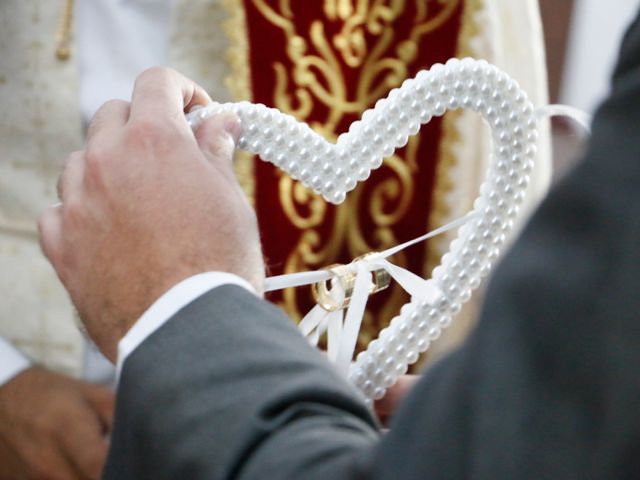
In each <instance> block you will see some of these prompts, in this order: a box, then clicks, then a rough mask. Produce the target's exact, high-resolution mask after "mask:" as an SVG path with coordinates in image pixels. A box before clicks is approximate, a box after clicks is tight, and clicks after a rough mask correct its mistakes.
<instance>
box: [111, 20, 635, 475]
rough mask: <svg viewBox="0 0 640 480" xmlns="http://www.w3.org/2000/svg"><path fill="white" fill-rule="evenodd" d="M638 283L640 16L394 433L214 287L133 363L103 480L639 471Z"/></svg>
mask: <svg viewBox="0 0 640 480" xmlns="http://www.w3.org/2000/svg"><path fill="white" fill-rule="evenodd" d="M585 81H588V79H585ZM639 275H640V24H638V23H636V24H635V25H634V26H633V27H632V29H631V31H630V32H629V34H628V35H627V38H626V40H625V43H624V46H623V49H622V55H621V61H620V63H619V66H618V68H617V71H616V74H615V79H614V83H613V93H612V95H611V96H610V98H609V99H608V100H607V101H606V102H605V104H604V105H603V106H602V108H601V109H600V110H599V112H598V113H597V116H596V118H595V122H594V126H593V138H592V142H591V146H590V149H589V152H588V155H587V157H586V159H585V161H584V162H583V163H582V164H581V165H580V166H579V168H578V169H577V170H576V171H575V172H574V174H573V175H572V176H571V177H570V178H568V179H567V180H566V181H564V182H563V183H562V184H561V185H560V186H559V188H557V189H556V190H555V191H554V192H553V193H552V194H551V195H550V197H549V198H548V199H547V200H546V202H545V203H544V204H543V205H542V208H541V209H540V211H539V212H538V214H537V215H536V216H535V218H534V219H533V221H532V222H531V224H530V226H529V227H528V228H527V230H526V231H525V233H524V234H523V235H522V238H521V240H520V241H519V242H518V243H517V245H516V246H515V248H514V249H513V250H512V252H511V254H510V255H509V256H508V257H507V258H506V260H505V261H504V262H503V264H502V265H501V267H500V268H499V270H498V272H497V273H496V275H495V277H494V280H493V282H492V285H491V288H490V290H489V292H488V302H487V305H486V310H485V313H484V315H483V317H482V319H481V321H480V323H479V326H478V328H477V329H476V330H475V332H474V333H473V334H472V336H471V338H470V340H469V341H468V343H467V344H466V345H465V346H464V347H463V348H462V349H460V350H459V351H457V352H456V353H454V354H453V355H451V356H450V357H448V358H447V359H445V360H444V361H442V362H440V363H439V364H438V365H436V366H435V367H433V368H432V369H431V370H430V371H429V372H427V374H426V375H425V377H424V378H423V379H422V381H421V382H420V383H419V384H418V386H417V387H416V388H415V390H414V391H413V393H412V394H411V395H410V397H409V398H408V399H407V401H406V402H405V403H404V404H403V405H402V407H401V408H400V409H399V411H398V412H397V415H396V417H395V421H394V423H393V426H392V429H391V432H390V433H389V434H388V435H385V436H383V437H381V436H380V434H379V432H378V431H377V428H376V425H375V422H374V421H373V420H372V418H371V417H370V415H369V413H368V412H367V410H366V409H365V408H364V407H363V405H362V404H361V403H360V402H359V401H358V399H357V398H356V397H355V396H354V395H353V393H352V391H351V389H350V387H349V386H348V385H346V384H345V382H344V381H343V380H341V379H340V378H339V377H338V375H337V374H336V373H334V371H333V370H332V368H331V367H329V366H328V364H327V362H326V361H325V360H324V359H323V358H322V357H321V356H320V355H319V354H318V353H317V352H316V351H314V350H313V349H311V348H310V347H309V345H308V344H307V342H306V340H304V339H303V338H302V337H301V336H300V334H299V333H298V331H297V330H296V328H295V327H294V326H293V324H292V323H291V322H290V321H289V320H288V319H287V318H286V317H285V316H284V315H282V313H281V312H280V311H278V310H277V309H275V308H274V307H273V306H271V305H269V304H268V303H266V302H263V301H260V300H258V299H256V298H255V297H254V296H252V295H251V294H249V293H247V292H246V291H244V290H242V289H240V288H238V287H234V286H225V287H219V288H216V289H215V290H213V291H211V292H210V293H208V294H206V295H204V296H202V297H201V298H199V299H198V300H196V301H195V302H193V303H192V304H190V305H189V306H187V307H186V308H184V309H183V310H182V311H181V312H179V313H178V314H177V315H176V316H175V317H174V318H173V319H172V320H171V321H170V322H168V323H167V324H166V325H165V326H163V327H162V328H161V329H160V330H159V331H157V332H156V333H155V334H154V335H153V336H152V337H150V338H149V339H148V340H147V341H146V342H145V343H143V344H142V345H141V347H139V348H138V349H137V350H136V351H135V352H134V353H133V355H132V356H131V357H130V358H129V359H128V360H127V361H126V364H125V366H124V371H123V374H122V378H121V383H120V388H119V391H118V402H117V411H116V419H115V430H114V432H113V436H112V447H111V451H110V454H109V459H108V465H107V467H106V473H105V478H106V479H112V480H129V479H131V480H133V479H154V480H160V479H190V480H198V479H202V480H205V479H206V480H214V479H223V478H224V479H236V478H238V479H269V480H273V479H308V480H313V479H318V480H328V479H331V480H339V479H359V478H367V479H414V478H415V479H418V478H424V479H428V480H435V479H463V478H474V479H487V480H497V479H505V480H515V479H536V480H539V479H562V480H570V479H576V480H577V479H580V480H585V479H613V478H616V479H624V478H640V280H639V278H638V276H639Z"/></svg>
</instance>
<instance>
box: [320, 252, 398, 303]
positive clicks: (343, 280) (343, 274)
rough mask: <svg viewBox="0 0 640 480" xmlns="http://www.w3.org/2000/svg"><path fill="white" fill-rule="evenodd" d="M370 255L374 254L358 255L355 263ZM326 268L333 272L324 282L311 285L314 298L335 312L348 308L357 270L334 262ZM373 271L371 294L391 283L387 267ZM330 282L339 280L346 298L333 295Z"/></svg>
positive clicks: (333, 282)
mask: <svg viewBox="0 0 640 480" xmlns="http://www.w3.org/2000/svg"><path fill="white" fill-rule="evenodd" d="M369 255H372V254H367V255H363V256H361V257H358V258H356V259H355V260H354V261H353V263H355V262H357V261H359V260H363V259H365V258H366V257H367V256H369ZM325 270H326V271H328V272H329V273H330V274H331V278H329V279H328V280H323V281H322V282H317V283H314V284H313V285H312V286H311V293H312V294H313V298H314V300H315V301H316V303H317V304H318V305H320V306H321V307H322V308H324V309H325V310H326V311H327V312H335V311H336V310H341V309H343V308H347V307H348V306H349V303H350V302H351V297H352V296H353V289H354V287H355V284H356V276H357V275H356V273H355V271H354V270H353V269H352V268H351V264H349V265H342V264H334V265H330V266H328V267H327V268H325ZM371 273H372V283H371V286H370V287H369V295H371V294H373V293H377V292H380V291H381V290H384V289H385V288H387V287H388V286H389V284H390V283H391V276H390V275H389V273H388V272H387V271H386V270H385V269H383V268H380V269H377V270H373V271H372V272H371ZM329 282H331V284H332V285H334V284H335V282H339V284H340V286H341V287H342V289H343V290H344V299H343V300H342V301H341V302H339V301H337V300H336V299H334V298H333V297H332V296H331V293H330V289H329V285H328V283H329Z"/></svg>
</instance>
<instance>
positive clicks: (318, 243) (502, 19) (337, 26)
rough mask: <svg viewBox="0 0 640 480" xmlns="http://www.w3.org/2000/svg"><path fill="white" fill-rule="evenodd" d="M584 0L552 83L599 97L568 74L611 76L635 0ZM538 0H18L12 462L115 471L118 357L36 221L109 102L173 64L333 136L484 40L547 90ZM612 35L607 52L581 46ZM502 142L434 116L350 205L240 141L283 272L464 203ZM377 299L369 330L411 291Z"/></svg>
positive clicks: (4, 447)
mask: <svg viewBox="0 0 640 480" xmlns="http://www.w3.org/2000/svg"><path fill="white" fill-rule="evenodd" d="M571 3H572V2H570V1H568V0H567V1H566V2H556V1H551V0H549V1H545V0H542V1H541V4H540V6H541V7H542V12H543V14H544V18H545V21H546V23H545V26H546V27H547V37H546V40H547V48H548V52H549V54H550V56H549V58H550V63H549V65H550V72H551V76H550V80H551V93H552V97H554V98H557V97H558V91H559V90H560V85H561V84H562V85H564V86H563V89H562V92H565V93H563V94H562V96H561V98H560V99H561V100H563V99H565V98H566V101H568V103H575V104H576V105H578V106H584V105H587V104H589V105H593V102H594V101H595V97H593V94H591V93H587V95H592V97H590V99H589V100H586V101H585V102H586V103H584V104H583V103H581V102H582V101H583V100H582V99H577V98H576V99H575V100H574V98H573V97H569V96H567V95H568V93H566V92H572V93H575V92H577V91H578V90H579V88H578V87H575V85H587V84H589V85H591V83H590V82H591V79H593V78H595V77H594V75H593V72H591V71H589V74H586V75H583V74H582V73H580V74H576V75H573V76H572V75H571V73H570V72H574V71H577V70H579V69H580V68H582V69H584V68H587V67H589V68H600V70H601V71H600V73H599V74H598V78H606V75H607V74H608V71H607V68H608V66H609V65H610V64H611V62H612V61H613V59H614V58H615V56H614V50H615V48H614V42H615V43H616V44H617V39H616V38H615V36H614V35H613V34H611V33H609V30H610V29H614V28H613V27H612V26H611V25H609V24H605V23H604V21H605V20H606V19H609V18H614V17H615V18H616V19H617V20H616V27H615V32H616V33H615V35H618V36H619V32H620V31H621V29H620V25H622V24H624V23H625V22H626V21H627V17H629V16H630V11H631V10H632V6H631V4H632V3H634V2H632V1H627V2H623V1H622V0H621V1H620V2H617V4H616V6H608V7H607V9H606V12H604V13H601V12H600V10H601V9H602V8H604V7H603V6H602V5H598V2H597V0H593V1H591V2H589V1H587V0H585V1H583V2H579V1H576V4H575V6H573V7H572V6H571ZM626 3H628V4H629V6H627V7H624V8H623V7H620V8H617V5H618V4H619V5H621V6H622V5H623V4H626ZM538 8H539V6H538V2H537V1H536V0H519V1H518V2H514V1H513V0H438V1H436V0H427V1H422V0H420V1H410V0H406V1H404V2H355V1H338V0H323V1H318V2H305V1H302V0H300V1H290V2H280V1H274V0H75V1H73V0H50V1H47V2H42V1H40V0H4V1H3V2H1V3H0V288H1V289H2V291H3V294H4V295H3V298H2V302H1V303H0V479H4V478H27V477H28V475H29V474H28V473H27V472H30V471H32V470H33V469H38V468H40V469H44V470H47V469H48V470H49V472H51V471H60V472H65V474H66V475H67V476H68V477H69V478H76V476H77V478H84V477H87V476H88V477H91V478H97V476H98V473H97V472H99V469H100V465H101V459H103V458H104V451H105V443H104V441H103V440H102V434H103V433H105V432H108V430H109V428H110V418H111V409H112V403H113V398H112V395H111V393H110V391H109V390H108V389H104V388H101V387H97V386H94V384H102V385H109V384H110V382H112V369H111V366H110V365H108V364H107V363H106V362H105V361H104V359H101V356H100V355H99V354H98V353H97V352H96V351H95V350H94V349H92V348H91V347H90V346H88V345H86V344H85V343H84V341H83V339H82V337H81V335H80V334H79V333H78V331H77V329H76V327H75V325H74V322H73V316H74V313H73V309H72V307H71V305H70V303H69V301H68V299H67V295H66V293H65V292H64V290H63V289H62V287H61V285H60V284H59V282H58V281H57V279H56V278H55V275H54V273H53V271H52V270H51V268H50V266H49V264H48V262H46V261H45V260H44V258H43V257H42V255H41V254H40V251H39V247H38V244H37V236H36V229H35V219H36V217H37V216H38V214H39V213H40V211H41V210H42V209H43V208H44V207H45V206H47V205H49V204H52V203H55V202H57V198H56V192H55V184H56V179H57V176H58V174H59V172H60V170H61V168H62V165H61V161H62V159H63V158H65V157H66V155H67V154H68V152H70V151H72V150H77V149H79V148H82V145H83V137H84V132H85V129H86V125H87V124H88V121H89V120H90V118H91V117H92V115H93V113H94V112H95V110H96V109H97V108H98V107H99V106H100V105H101V104H102V103H103V102H104V101H106V100H108V99H111V98H121V99H129V96H130V92H131V89H132V84H133V80H134V78H135V77H136V76H137V75H138V74H139V73H140V72H141V71H142V70H144V69H145V68H148V67H150V66H153V65H169V66H171V67H173V68H176V69H177V70H179V71H181V72H183V73H184V74H185V75H186V76H188V77H190V78H193V79H195V80H196V81H198V82H199V83H200V84H201V85H202V86H203V87H204V88H205V89H206V90H207V91H208V92H209V93H210V95H211V97H212V98H213V99H214V100H216V101H237V100H250V101H256V102H262V103H265V104H268V105H271V106H275V107H277V108H280V109H281V110H284V111H287V112H289V113H291V114H293V115H295V116H296V117H298V118H299V119H301V120H303V121H306V122H308V123H310V124H311V125H312V126H313V128H315V129H316V130H317V131H319V132H320V133H322V134H323V135H325V137H326V138H328V139H331V140H334V139H335V138H336V136H337V135H338V134H339V133H341V132H342V131H344V130H346V128H347V127H348V125H349V124H350V123H351V122H352V121H353V120H355V119H357V118H358V117H359V116H360V115H361V113H362V112H363V111H364V110H365V109H367V108H370V107H372V106H373V104H374V103H375V101H376V100H377V99H378V98H380V97H383V96H385V95H386V94H387V93H388V91H389V90H390V89H391V88H393V87H396V86H399V85H400V83H401V82H402V81H403V80H404V79H405V78H407V77H410V76H413V75H414V74H415V73H416V72H417V71H419V70H420V69H423V68H428V67H430V66H431V65H432V64H433V63H436V62H444V61H446V60H447V59H448V58H450V57H454V56H474V57H479V58H486V59H487V60H489V61H490V62H493V63H495V64H497V65H498V66H500V67H501V68H503V69H505V70H506V71H507V72H509V73H510V74H511V75H512V76H514V77H515V78H516V79H517V80H518V81H519V82H520V83H521V85H522V86H523V87H524V88H525V89H526V90H527V91H528V92H529V93H530V95H531V97H532V100H533V101H534V103H535V104H536V105H544V104H546V103H548V90H547V75H546V63H545V49H544V42H543V31H542V28H541V23H540V15H539V10H538ZM572 11H575V15H574V16H573V19H572V17H571V13H572ZM594 12H595V13H594ZM593 18H597V19H598V20H600V21H602V22H603V24H602V26H601V28H600V27H598V28H595V27H590V26H588V25H591V24H589V23H586V24H585V23H584V22H585V21H586V20H585V19H587V20H589V19H593ZM589 21H592V20H589ZM581 22H582V23H581ZM585 25H587V26H585ZM570 31H572V32H573V33H572V34H571V35H569V32H570ZM593 31H598V32H600V33H598V35H597V38H598V40H597V41H595V40H593V41H592V42H593V43H595V44H597V45H595V46H593V45H591V43H585V42H586V41H584V42H583V41H582V40H580V39H576V38H574V37H575V36H576V35H580V32H593ZM568 39H570V41H568ZM600 41H601V42H600ZM567 43H568V44H569V45H570V46H571V48H570V49H569V53H568V55H567V57H566V59H565V56H564V52H565V50H566V45H567ZM609 43H610V45H609ZM586 45H589V46H586ZM605 45H609V46H605ZM596 51H598V52H599V57H598V58H600V59H601V60H602V62H600V61H599V60H598V61H595V62H592V63H588V62H585V61H578V60H580V59H581V58H584V57H585V55H587V54H586V53H585V52H588V58H594V57H593V55H594V52H596ZM576 59H578V60H576ZM605 63H606V66H607V67H605ZM565 64H566V65H567V66H568V69H567V74H566V75H564V76H562V72H563V70H564V68H563V66H564V65H565ZM561 78H564V81H563V82H564V83H562V82H561ZM584 79H587V81H584ZM581 80H582V81H581ZM585 89H586V90H587V91H588V92H591V90H590V89H588V88H586V87H585ZM589 102H591V103H589ZM556 138H557V139H558V140H557V141H556V142H555V144H554V145H555V146H556V147H557V148H559V150H556V152H557V155H556V158H568V157H570V156H571V155H572V153H571V152H572V151H573V150H572V149H573V148H575V145H574V144H575V143H576V142H574V141H573V139H574V138H577V137H576V136H575V135H574V134H573V133H571V130H568V129H566V130H561V135H558V136H557V137H556ZM548 139H549V137H548V136H546V135H543V136H542V138H541V143H540V154H539V163H538V167H537V170H536V172H535V175H534V182H533V187H532V190H531V195H530V198H529V205H530V206H533V205H535V204H536V202H537V201H538V200H539V198H540V197H541V196H542V195H543V194H544V192H545V191H546V189H547V186H548V183H549V178H550V176H551V169H550V164H549V161H550V154H549V151H550V150H549V147H550V145H549V142H548ZM566 139H569V140H568V141H566ZM488 148H489V143H488V137H487V135H486V132H485V130H484V128H483V126H482V124H481V122H480V120H479V118H477V116H475V115H473V114H469V113H466V112H457V113H454V114H449V115H447V116H446V117H445V118H444V119H442V120H434V121H432V122H431V123H430V124H429V125H427V126H425V127H424V128H423V129H422V131H421V133H420V135H418V136H416V137H414V138H412V139H411V140H410V141H409V143H408V145H407V147H406V148H404V149H401V150H399V151H398V152H396V153H395V154H394V155H393V156H392V157H390V158H389V159H388V160H387V161H386V162H385V164H384V166H383V167H382V168H381V169H380V170H378V171H377V172H375V173H374V174H373V175H372V178H371V179H370V180H369V181H368V182H366V183H365V184H363V185H361V186H360V187H359V188H358V189H357V190H356V191H355V192H354V193H353V194H352V195H351V196H350V197H349V198H348V199H347V201H346V202H345V203H344V204H343V205H341V206H340V207H337V208H336V207H332V206H329V205H327V204H326V203H324V201H322V199H320V198H318V197H316V196H315V195H311V194H310V193H309V192H308V191H306V190H305V189H304V188H302V187H301V186H299V185H297V184H295V183H293V182H291V181H290V179H289V178H288V177H286V176H282V175H280V174H279V173H278V172H277V171H276V170H275V169H274V168H273V167H272V166H270V165H266V164H263V163H262V162H256V161H255V160H254V159H252V158H249V157H247V156H243V155H239V158H238V159H237V173H238V176H239V178H240V181H241V184H242V185H243V187H244V189H245V192H246V193H247V195H248V196H249V197H250V198H251V199H252V201H253V202H254V205H255V206H256V208H257V211H258V218H259V220H260V224H261V230H262V232H263V234H264V243H265V252H266V256H267V259H268V262H269V267H270V269H271V273H272V274H278V273H289V272H292V271H301V270H311V269H313V270H315V269H319V268H322V267H325V266H327V265H329V264H332V263H336V262H348V261H350V260H351V259H352V258H354V257H356V256H358V255H360V254H363V253H366V252H369V251H372V250H380V249H384V248H387V247H390V246H392V245H394V244H397V243H400V242H403V241H406V240H409V239H411V238H413V237H416V236H418V235H420V234H422V233H424V232H426V231H428V230H429V229H432V228H435V227H437V226H439V225H441V224H443V223H446V222H448V221H450V220H453V219H455V218H458V217H460V216H462V215H463V214H464V213H465V212H466V211H467V210H468V209H469V208H470V206H471V205H472V202H473V200H474V198H475V196H476V194H477V189H478V186H479V184H480V183H481V181H482V179H483V176H484V171H485V168H486V165H487V161H488V157H487V152H488ZM448 240H449V238H448V237H446V236H443V237H442V238H438V239H435V240H434V241H432V242H430V243H429V244H428V245H426V246H424V245H422V246H417V247H414V248H413V249H412V250H411V251H409V252H408V253H407V255H406V256H400V257H396V258H394V259H393V261H394V262H395V263H398V264H400V265H403V266H406V267H408V268H410V269H411V270H413V271H415V272H416V273H419V274H422V275H425V276H426V275H428V274H429V273H430V271H431V269H432V268H433V267H434V266H435V265H436V264H437V262H438V261H439V258H440V256H441V255H442V253H443V252H444V251H445V250H446V248H447V245H448ZM271 300H273V301H274V302H276V303H278V304H279V305H280V306H282V308H284V309H285V310H286V311H287V313H288V314H289V315H290V316H292V317H293V318H294V319H299V318H300V316H301V315H303V314H304V313H305V312H306V311H307V310H308V309H309V307H310V306H311V304H312V301H313V300H312V298H311V296H310V294H309V293H308V291H306V290H305V291H303V290H287V291H285V292H283V293H278V294H276V295H274V296H273V298H271ZM372 300H373V301H372V302H370V305H371V307H370V309H369V310H368V312H367V317H366V321H365V324H364V328H363V332H362V334H361V340H360V344H361V346H362V345H366V344H367V343H368V342H369V340H371V339H372V337H373V336H374V335H376V332H377V331H378V330H379V329H380V328H381V327H382V326H384V325H386V323H388V321H389V320H390V319H391V317H392V316H393V314H394V312H397V310H398V308H399V306H400V305H401V304H403V303H405V301H406V297H405V296H404V294H403V292H401V291H400V289H399V288H397V287H396V288H390V289H389V290H388V291H387V292H385V293H381V294H378V295H376V297H374V298H373V299H372ZM480 300H481V296H480V295H479V296H477V298H475V299H474V300H473V301H472V302H471V304H470V305H469V307H468V308H466V309H465V310H463V312H461V314H460V317H459V318H457V319H455V322H454V323H453V325H454V328H451V329H449V330H447V331H445V333H444V336H443V339H442V340H441V341H439V342H437V343H435V344H434V348H433V350H432V351H431V355H430V356H431V358H433V359H435V358H437V357H438V356H439V355H441V354H442V353H443V352H445V351H448V350H449V349H450V348H452V347H453V346H454V345H456V344H457V343H459V342H460V341H461V340H462V339H463V338H464V336H465V333H466V331H468V329H469V326H470V325H471V324H472V322H473V319H474V318H475V312H476V311H477V309H478V306H479V304H480ZM31 365H38V367H37V368H35V367H31ZM71 378H77V379H80V380H72V379H71ZM34 412H38V413H39V415H38V416H35V415H33V413H34ZM80 418H82V419H83V420H82V421H79V420H78V419H80ZM9 419H11V421H9ZM73 419H76V420H78V421H73ZM36 420H37V422H36ZM80 425H91V428H90V429H89V430H87V429H86V428H83V427H81V426H80ZM44 432H48V433H46V434H45V433H44ZM51 432H57V433H53V434H52V433H51ZM62 438H64V439H65V440H61V439H62ZM69 438H71V439H72V441H67V440H66V439H69ZM43 452H44V453H43ZM32 473H33V472H31V474H32ZM74 475H75V476H74Z"/></svg>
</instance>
